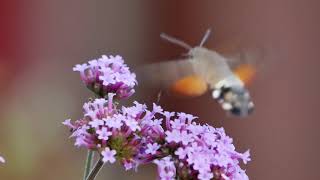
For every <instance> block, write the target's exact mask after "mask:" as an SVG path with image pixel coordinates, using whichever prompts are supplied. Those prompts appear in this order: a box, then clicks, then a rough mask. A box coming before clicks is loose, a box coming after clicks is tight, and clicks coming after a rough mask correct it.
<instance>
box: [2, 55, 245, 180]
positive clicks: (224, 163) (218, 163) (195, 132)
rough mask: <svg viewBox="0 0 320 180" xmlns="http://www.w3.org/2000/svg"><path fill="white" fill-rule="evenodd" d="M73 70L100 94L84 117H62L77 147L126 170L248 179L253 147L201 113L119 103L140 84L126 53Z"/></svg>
mask: <svg viewBox="0 0 320 180" xmlns="http://www.w3.org/2000/svg"><path fill="white" fill-rule="evenodd" d="M73 70H74V71H79V72H80V76H81V79H82V81H83V82H84V83H85V84H86V85H87V87H88V88H89V89H91V90H92V91H93V92H94V93H95V94H96V95H98V96H99V97H100V98H97V99H94V100H89V101H88V102H86V103H84V105H83V108H82V109H83V116H82V117H80V118H79V119H77V120H75V121H72V120H71V119H67V120H65V121H64V122H63V124H64V125H65V126H66V127H68V128H69V130H70V131H71V135H70V137H71V138H74V139H75V142H74V145H75V146H76V147H82V148H87V149H89V150H93V151H96V152H97V153H99V154H100V155H101V158H102V161H103V162H104V163H114V162H116V161H117V160H118V161H119V162H120V163H122V165H123V166H124V168H125V170H129V169H135V170H136V169H137V168H138V166H139V165H142V164H151V163H154V164H156V165H157V169H158V177H159V179H161V180H169V179H200V180H209V179H219V180H248V179H249V178H248V176H247V175H246V172H245V170H243V169H242V168H241V167H240V164H241V163H243V164H247V162H249V161H250V160H251V159H250V153H249V150H248V151H246V152H244V153H240V152H237V151H236V148H235V146H234V145H233V139H232V138H231V137H229V136H227V135H226V133H225V130H224V129H223V128H214V127H212V126H210V125H208V124H205V125H201V124H199V123H197V122H196V119H197V118H198V117H196V116H193V115H191V114H187V113H184V112H178V113H176V112H169V111H165V110H163V108H162V107H161V106H159V105H157V104H155V103H153V105H152V109H151V110H150V109H148V107H147V106H146V105H145V104H140V103H138V102H136V101H135V102H134V103H133V105H132V106H120V105H119V104H118V103H115V102H114V98H117V99H122V98H125V97H129V96H131V95H132V94H133V93H134V89H133V88H134V86H135V85H136V84H137V82H136V79H135V74H134V73H131V72H130V71H129V68H128V67H127V65H126V64H124V61H123V59H122V57H120V56H115V57H114V56H109V57H108V56H105V55H103V56H102V57H101V58H99V59H94V60H91V61H89V62H88V64H82V65H76V66H75V67H74V68H73ZM0 162H4V159H3V158H2V157H1V156H0Z"/></svg>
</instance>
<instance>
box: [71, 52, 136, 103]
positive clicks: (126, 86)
mask: <svg viewBox="0 0 320 180" xmlns="http://www.w3.org/2000/svg"><path fill="white" fill-rule="evenodd" d="M73 71H78V72H80V77H81V80H82V81H83V82H84V83H85V85H86V86H87V87H88V88H89V89H90V90H92V91H93V92H94V93H96V94H98V95H100V96H101V97H104V96H105V95H107V94H108V93H115V94H116V96H117V97H118V98H127V97H129V96H131V95H132V94H133V93H134V89H133V88H134V86H135V85H137V81H136V75H135V74H134V73H131V72H130V70H129V67H128V66H127V65H126V64H124V60H123V58H122V57H121V56H119V55H117V56H106V55H103V56H102V57H101V58H98V59H94V60H91V61H89V62H88V64H87V63H84V64H77V65H75V67H74V68H73Z"/></svg>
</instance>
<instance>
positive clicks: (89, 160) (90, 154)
mask: <svg viewBox="0 0 320 180" xmlns="http://www.w3.org/2000/svg"><path fill="white" fill-rule="evenodd" d="M93 155H94V152H93V151H92V150H90V149H89V150H88V153H87V159H86V164H85V167H84V173H83V180H86V179H87V177H88V175H89V172H90V170H91V166H92V159H93Z"/></svg>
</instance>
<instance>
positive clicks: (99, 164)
mask: <svg viewBox="0 0 320 180" xmlns="http://www.w3.org/2000/svg"><path fill="white" fill-rule="evenodd" d="M103 164H104V162H103V161H102V157H100V159H99V160H98V162H97V163H96V164H95V165H94V167H93V169H92V170H91V172H90V174H89V176H88V177H87V179H86V180H94V179H95V178H96V176H97V175H98V173H99V171H100V170H101V168H102V167H103Z"/></svg>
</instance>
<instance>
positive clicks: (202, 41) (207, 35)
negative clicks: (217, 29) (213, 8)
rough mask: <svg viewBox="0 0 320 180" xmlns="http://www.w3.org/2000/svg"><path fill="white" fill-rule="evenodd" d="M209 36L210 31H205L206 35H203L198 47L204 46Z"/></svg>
mask: <svg viewBox="0 0 320 180" xmlns="http://www.w3.org/2000/svg"><path fill="white" fill-rule="evenodd" d="M210 34H211V29H207V31H206V33H205V34H204V36H203V38H202V40H201V42H200V45H199V46H200V47H202V46H203V45H204V43H205V42H206V41H207V40H208V38H209V36H210Z"/></svg>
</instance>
